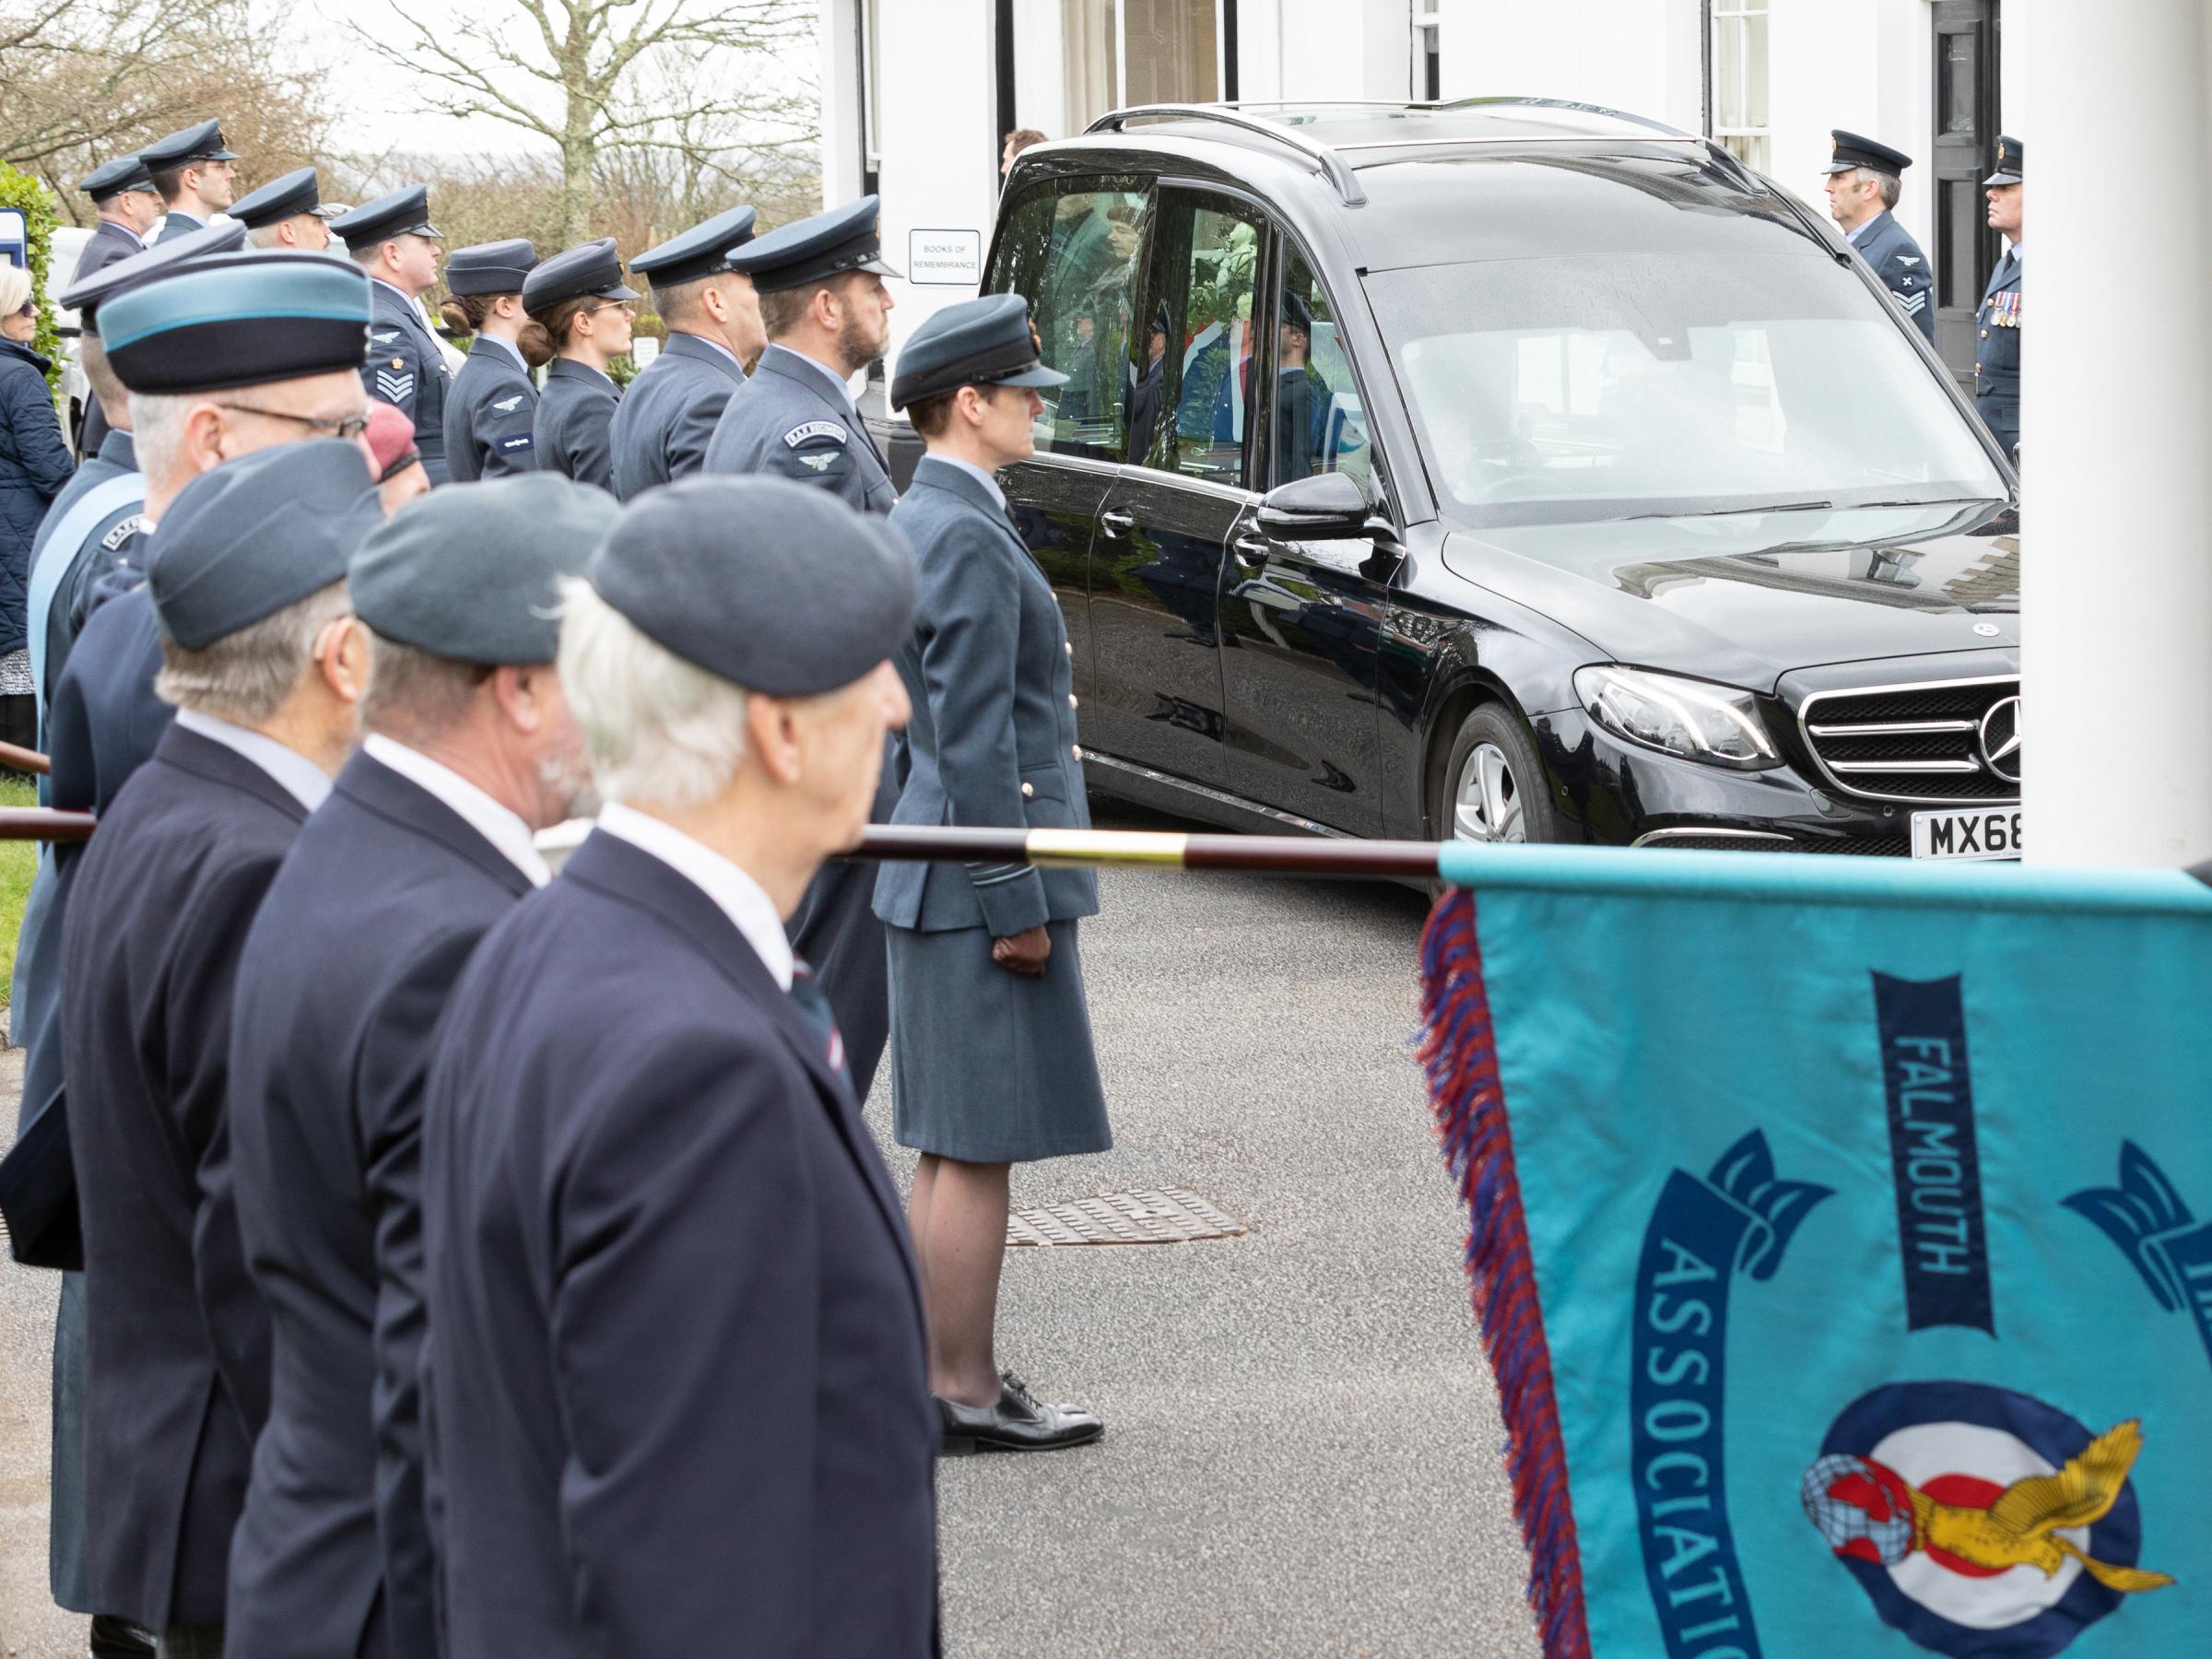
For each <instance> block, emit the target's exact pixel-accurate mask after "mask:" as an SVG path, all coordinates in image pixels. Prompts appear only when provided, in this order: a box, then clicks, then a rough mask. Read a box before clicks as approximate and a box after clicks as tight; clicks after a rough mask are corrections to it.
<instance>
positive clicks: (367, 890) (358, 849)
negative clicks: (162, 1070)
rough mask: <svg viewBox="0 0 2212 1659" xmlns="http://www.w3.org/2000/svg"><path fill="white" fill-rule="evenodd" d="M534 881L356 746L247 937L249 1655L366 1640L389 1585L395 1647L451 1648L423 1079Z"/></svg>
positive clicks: (241, 1170) (239, 1635) (244, 1584)
mask: <svg viewBox="0 0 2212 1659" xmlns="http://www.w3.org/2000/svg"><path fill="white" fill-rule="evenodd" d="M529 891H530V881H529V878H528V877H525V876H524V874H523V872H522V871H521V870H519V869H517V868H516V867H515V865H513V863H512V861H510V860H509V859H507V858H505V857H503V856H502V855H501V854H500V853H499V851H498V850H497V849H496V848H494V847H493V846H492V845H491V843H490V842H489V841H486V840H485V839H484V837H483V836H482V835H480V834H478V833H477V831H476V830H474V829H472V828H470V826H469V825H468V823H467V822H466V821H465V820H464V819H463V818H461V817H460V815H459V814H457V813H455V812H454V811H453V809H452V808H451V807H449V806H446V805H445V804H444V803H443V802H441V801H440V800H438V799H437V797H435V796H434V795H432V794H429V792H428V791H426V790H424V789H423V788H421V787H420V786H419V785H418V784H416V783H414V782H411V781H409V780H408V779H406V778H405V777H402V776H401V775H400V774H399V773H397V772H395V771H393V770H392V769H391V768H389V767H387V766H385V765H383V764H382V762H380V761H378V760H376V759H373V758H371V756H369V755H367V754H359V755H356V756H355V757H354V758H353V759H352V760H351V761H349V762H348V763H347V767H346V770H345V771H344V772H343V773H342V774H340V776H339V778H338V781H337V784H336V787H335V789H334V790H333V792H332V794H331V796H330V799H329V800H328V801H327V802H325V803H324V805H323V806H320V807H318V808H317V809H316V811H315V813H314V816H313V817H312V818H309V819H308V821H307V827H306V828H305V829H304V830H301V831H300V839H299V840H298V841H296V842H295V843H294V844H293V847H292V850H291V853H289V854H288V856H287V857H286V859H285V861H284V867H283V869H281V870H280V871H278V872H277V879H276V881H275V883H274V884H273V885H272V886H271V887H270V888H269V892H268V897H267V898H266V899H265V900H263V901H262V906H261V911H260V913H259V915H258V916H257V917H256V918H255V920H254V923H253V931H252V933H251V934H250V935H248V936H247V939H246V947H245V954H244V957H243V959H242V960H241V964H240V967H239V973H238V991H237V994H236V996H235V999H234V1006H233V1009H232V1013H231V1043H230V1101H231V1105H230V1135H231V1141H232V1145H233V1147H235V1152H234V1163H235V1165H236V1168H237V1171H238V1180H237V1187H238V1217H239V1229H240V1231H241V1233H242V1235H243V1236H244V1239H245V1247H246V1259H247V1265H248V1266H249V1267H250V1268H251V1269H252V1271H253V1279H254V1282H255V1283H256V1284H258V1285H259V1286H260V1287H261V1292H262V1296H263V1298H264V1300H266V1302H267V1303H268V1308H269V1324H270V1328H271V1334H272V1337H273V1348H272V1356H271V1359H272V1369H271V1374H270V1405H269V1421H268V1426H267V1427H266V1428H265V1429H264V1430H262V1434H261V1439H260V1441H258V1442H257V1443H256V1444H255V1446H254V1449H253V1478H252V1482H251V1484H250V1485H249V1486H248V1488H247V1491H246V1508H245V1514H244V1516H243V1518H242V1519H241V1521H240V1522H239V1527H238V1536H237V1540H236V1542H235V1543H234V1544H233V1546H232V1547H231V1553H230V1617H229V1631H228V1639H229V1641H231V1642H233V1643H235V1644H236V1645H237V1648H238V1651H239V1652H241V1653H271V1654H274V1653H282V1654H285V1655H288V1659H355V1655H356V1654H358V1653H360V1652H362V1643H363V1640H364V1635H365V1632H367V1631H368V1630H369V1629H370V1627H371V1620H372V1618H375V1617H376V1615H377V1610H378V1598H379V1596H380V1595H381V1596H382V1624H383V1626H384V1628H385V1629H386V1630H387V1631H388V1632H389V1639H388V1641H387V1644H386V1645H387V1647H388V1649H389V1652H390V1654H391V1659H414V1656H415V1655H425V1656H428V1655H433V1654H435V1653H436V1652H437V1630H436V1624H435V1620H434V1618H433V1616H432V1611H431V1605H430V1585H431V1581H432V1573H433V1563H432V1559H431V1550H430V1538H429V1526H428V1524H427V1521H426V1519H425V1515H424V1510H423V1460H422V1436H421V1402H420V1388H419V1372H420V1367H421V1358H422V1345H423V1335H424V1318H423V1308H422V1214H421V1193H420V1180H421V1128H422V1082H423V1075H424V1073H425V1071H426V1070H427V1069H428V1067H429V1057H430V1034H431V1030H432V1028H434V1027H435V1026H436V1024H437V1022H438V1017H439V1014H440V1013H441V1011H442V1010H443V1008H444V1006H445V1000H446V997H447V995H448V994H450V993H451V992H452V990H453V981H454V980H455V979H456V978H457V977H458V976H459V974H460V972H461V969H462V966H463V965H464V964H465V962H466V961H467V960H468V957H469V953H470V952H471V951H473V950H474V949H475V948H476V947H477V942H478V941H479V940H480V939H481V938H482V937H483V936H484V933H485V930H486V929H488V928H489V927H490V926H491V924H493V923H494V922H496V921H498V920H499V919H500V917H501V916H502V915H504V914H506V912H508V911H509V910H510V909H512V907H513V904H514V901H515V900H518V899H520V898H521V897H522V896H523V895H524V894H525V893H527V892H529ZM334 940H344V941H345V946H344V948H342V949H334V948H333V947H332V942H333V941H334ZM376 1659H384V1656H383V1655H382V1654H379V1655H377V1656H376Z"/></svg>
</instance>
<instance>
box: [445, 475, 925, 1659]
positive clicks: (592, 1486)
mask: <svg viewBox="0 0 2212 1659" xmlns="http://www.w3.org/2000/svg"><path fill="white" fill-rule="evenodd" d="M824 594H834V595H836V603H834V604H825V603H824V602H823V595H824ZM913 596H914V589H913V567H912V560H911V559H909V557H908V556H907V553H906V550H905V548H904V547H903V546H902V545H900V542H899V541H898V539H897V537H896V536H895V535H892V534H891V533H890V532H889V531H888V530H886V529H885V528H884V527H883V525H882V524H879V523H875V522H872V521H869V520H866V519H863V518H861V517H860V516H858V515H857V514H854V513H852V512H847V511H846V510H845V509H844V508H843V507H841V506H840V505H838V504H837V503H836V502H834V501H831V500H829V499H828V498H827V497H825V496H823V495H821V494H819V493H818V492H815V491H811V490H805V489H801V488H797V487H796V486H794V485H791V484H788V483H783V482H780V481H777V480H772V479H759V478H721V477H693V478H684V479H680V480H678V481H677V482H676V483H674V484H670V485H667V486H665V488H660V489H654V490H650V491H648V492H647V493H646V494H645V495H644V496H642V497H641V498H640V499H639V500H637V501H635V502H633V503H631V504H630V506H629V508H628V509H626V510H625V512H624V513H623V516H622V519H621V522H620V523H619V524H618V525H617V526H616V528H615V531H614V534H613V535H612V536H611V537H610V538H609V539H608V540H607V541H606V544H605V545H604V546H603V547H601V549H600V551H599V553H598V554H597V556H596V557H595V558H594V561H593V563H592V566H591V568H590V572H589V582H588V586H587V585H586V584H584V583H571V584H570V586H569V599H568V604H567V606H566V613H565V615H564V617H563V618H562V622H561V641H560V657H559V667H560V678H561V686H562V688H563V690H564V692H565V693H566V695H567V697H568V699H569V701H570V704H571V707H573V708H574V710H575V712H576V717H577V721H578V723H579V724H581V725H582V729H583V732H584V735H585V739H586V742H587V744H588V746H589V749H590V753H591V759H592V768H593V771H594V776H595V777H596V779H597V782H598V784H599V788H600V793H601V794H602V795H604V796H605V797H606V802H607V805H606V806H605V807H604V808H603V809H602V811H601V814H600V817H599V820H598V824H597V826H596V828H595V829H594V830H593V832H592V834H591V836H590V837H589V838H588V839H587V840H586V841H584V843H583V845H582V847H581V848H579V849H578V850H577V852H576V853H575V854H574V856H573V857H571V859H570V860H569V862H568V864H567V865H566V866H565V867H564V868H563V869H562V871H561V874H560V877H559V879H558V880H557V881H555V882H553V883H552V884H551V885H550V886H548V887H547V888H543V889H541V890H540V891H539V892H537V893H535V894H533V895H532V896H531V897H529V898H527V899H524V900H523V901H522V902H521V903H520V904H518V905H517V906H515V907H514V909H513V910H512V911H511V912H509V913H508V914H507V915H506V916H505V917H504V918H502V919H501V920H500V922H499V923H497V924H495V925H494V926H493V927H492V929H491V931H490V932H489V933H488V934H487V935H485V937H484V940H483V942H482V944H480V945H479V946H478V947H477V951H476V953H475V955H473V956H472V957H471V958H470V959H469V962H468V966H467V967H466V968H465V969H464V970H463V971H462V974H461V979H460V982H459V984H458V987H457V988H456V989H455V991H454V993H453V997H452V999H451V1000H450V1002H449V1003H448V1005H447V1014H446V1018H445V1020H444V1022H443V1024H442V1026H441V1028H440V1035H439V1038H438V1041H437V1052H436V1053H435V1055H434V1057H433V1059H432V1062H431V1066H430V1076H429V1085H428V1089H427V1093H426V1097H425V1100H424V1103H423V1151H422V1168H423V1218H424V1229H425V1241H424V1242H425V1251H424V1257H425V1260H426V1262H427V1263H428V1265H429V1281H428V1282H429V1325H430V1331H431V1333H432V1344H431V1355H430V1361H429V1388H430V1422H431V1424H432V1427H433V1432H434V1437H435V1438H434V1443H433V1463H434V1468H435V1472H436V1481H437V1490H438V1495H439V1497H440V1499H441V1515H442V1527H441V1564H440V1569H441V1589H442V1596H443V1605H444V1610H445V1626H446V1651H447V1652H448V1653H454V1654H489V1653H527V1654H530V1655H532V1656H533V1659H584V1656H585V1655H598V1654H608V1655H612V1654H622V1655H646V1654H653V1655H661V1654H707V1653H748V1654H749V1653H758V1654H774V1655H777V1659H848V1656H853V1655H866V1656H867V1659H921V1656H922V1655H924V1654H925V1653H930V1652H931V1651H932V1640H933V1635H934V1630H933V1627H934V1623H935V1504H934V1500H933V1496H932V1478H933V1474H934V1468H933V1463H934V1459H935V1452H936V1442H937V1426H936V1419H935V1414H934V1412H933V1410H932V1407H931V1406H930V1401H929V1394H928V1384H927V1381H926V1378H925V1376H924V1361H923V1346H924V1333H923V1317H922V1300H921V1289H920V1284H919V1281H918V1279H917V1277H916V1275H915V1271H914V1263H913V1256H912V1251H911V1249H910V1247H909V1244H908V1241H907V1233H906V1227H905V1223H904V1221H903V1220H902V1218H900V1212H899V1199H898V1193H897V1190H896V1189H895V1188H894V1187H893V1186H892V1184H891V1182H890V1179H889V1176H888V1172H887V1171H886V1170H885V1168H884V1166H883V1162H882V1159H880V1158H879V1157H878V1156H877V1150H876V1146H875V1142H874V1141H873V1139H872V1138H871V1137H870V1135H869V1134H868V1130H867V1126H866V1125H865V1123H863V1121H862V1119H861V1116H860V1112H859V1108H858V1105H857V1104H856V1102H855V1100H854V1099H853V1093H852V1089H851V1088H850V1086H849V1084H848V1082H847V1079H846V1076H845V1073H844V1070H843V1068H842V1066H841V1065H840V1058H841V1055H840V1046H841V1045H840V1042H839V1038H838V1034H837V1031H836V1029H835V1026H834V1023H833V1021H832V1019H831V1018H830V1012H829V1009H828V1007H827V1006H826V1004H825V1003H824V1001H823V998H822V996H821V994H820V993H819V990H818V987H817V986H816V985H815V984H814V983H813V982H811V981H810V980H809V979H808V978H807V977H806V971H805V969H804V967H803V966H802V965H801V964H800V963H798V962H795V961H794V959H793V957H792V953H791V949H790V947H789V945H788V944H787V943H786V942H785V939H784V935H783V930H782V925H781V922H780V918H781V916H782V914H783V913H785V912H789V911H790V910H791V909H792V908H793V907H794V906H795V905H796V904H797V903H798V901H799V896H800V894H801V892H802V891H803V890H804V889H805V888H806V882H807V878H808V877H810V876H811V875H812V874H813V872H814V870H815V867H816V866H817V865H818V864H820V863H821V861H822V860H823V859H824V858H825V857H827V856H829V855H830V854H831V853H834V852H836V851H837V850H838V849H840V848H842V847H846V846H850V845H851V844H852V843H853V841H854V840H855V839H856V838H857V837H858V835H859V833H860V830H861V827H862V825H863V824H865V822H866V820H867V815H868V805H869V801H870V798H871V796H872V794H873V793H874V789H875V782H876V778H875V767H876V761H877V756H879V755H880V754H881V753H882V751H883V739H884V734H885V732H886V730H887V729H888V728H889V727H891V726H895V725H896V724H899V723H900V721H901V720H903V719H904V717H905V713H906V699H905V697H904V695H903V693H902V692H901V690H900V683H899V677H898V674H897V672H896V670H894V669H893V668H892V666H891V664H890V662H889V660H888V659H889V657H890V655H891V653H893V652H895V651H896V650H897V649H898V648H899V645H900V641H902V640H903V639H904V638H905V637H906V633H907V629H909V628H910V627H911V625H912V617H913ZM668 721H677V722H680V724H681V730H680V732H678V731H672V730H671V729H670V728H669V726H668V725H666V724H663V723H665V722H668Z"/></svg>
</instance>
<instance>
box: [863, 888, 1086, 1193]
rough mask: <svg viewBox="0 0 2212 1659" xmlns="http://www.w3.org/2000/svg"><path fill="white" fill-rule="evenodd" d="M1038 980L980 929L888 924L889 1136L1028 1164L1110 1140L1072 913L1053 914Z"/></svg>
mask: <svg viewBox="0 0 2212 1659" xmlns="http://www.w3.org/2000/svg"><path fill="white" fill-rule="evenodd" d="M1045 932H1046V933H1047V934H1048V935H1050V936H1051V938H1052V941H1053V954H1052V956H1051V957H1050V958H1049V959H1047V960H1046V962H1045V965H1044V977H1043V978H1042V979H1030V978H1029V977H1027V976H1026V975H1023V974H1018V973H1011V972H1008V971H1006V969H1004V968H1001V967H1000V966H999V965H998V964H997V963H995V962H994V961H993V960H992V959H991V935H990V933H989V932H988V931H987V930H985V929H983V928H981V927H957V928H951V929H947V930H946V931H944V932H939V933H921V932H917V931H916V930H915V929H913V928H910V927H887V928H885V929H884V933H885V935H886V936H887V937H888V939H889V941H890V961H891V1135H892V1137H893V1138H894V1139H895V1140H897V1141H898V1143H899V1144H900V1146H902V1147H913V1148H914V1149H915V1150H916V1151H920V1152H929V1153H934V1154H935V1155H936V1156H937V1157H939V1158H951V1159H959V1160H960V1161H961V1162H963V1163H1025V1162H1028V1161H1029V1160H1030V1159H1038V1158H1065V1157H1068V1156H1070V1155H1071V1154H1074V1153H1079V1152H1103V1151H1105V1150H1107V1148H1109V1147H1112V1145H1113V1132H1112V1129H1110V1128H1109V1127H1108V1126H1107V1124H1106V1091H1105V1088H1104V1087H1103V1086H1102V1085H1101V1084H1100V1081H1099V1060H1098V1055H1097V1053H1095V1051H1094V1050H1093V1048H1092V1045H1091V1039H1090V1007H1089V1005H1088V1001H1087V1000H1086V998H1085V994H1084V990H1083V959H1082V958H1081V956H1080V955H1079V954H1078V953H1077V947H1076V924H1075V923H1073V922H1048V923H1047V924H1045Z"/></svg>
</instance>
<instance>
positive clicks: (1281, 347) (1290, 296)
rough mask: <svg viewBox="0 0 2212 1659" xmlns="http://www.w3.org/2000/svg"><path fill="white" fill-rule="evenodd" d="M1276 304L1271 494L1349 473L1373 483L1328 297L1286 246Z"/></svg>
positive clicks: (1363, 421) (1354, 387)
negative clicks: (1325, 475)
mask: <svg viewBox="0 0 2212 1659" xmlns="http://www.w3.org/2000/svg"><path fill="white" fill-rule="evenodd" d="M1281 268H1282V274H1283V283H1282V291H1281V294H1280V296H1279V297H1278V299H1277V304H1276V312H1275V315H1276V325H1275V394H1274V404H1273V406H1272V408H1271V409H1270V410H1269V418H1268V437H1267V440H1266V443H1267V459H1268V470H1267V475H1266V477H1265V480H1264V484H1263V487H1264V488H1268V489H1272V488H1275V487H1276V486H1277V484H1288V482H1289V481H1290V480H1291V479H1293V478H1303V477H1310V476H1311V475H1312V474H1314V473H1321V472H1344V473H1349V474H1350V475H1351V476H1352V477H1355V478H1358V479H1359V481H1360V483H1362V484H1365V483H1367V482H1368V473H1369V463H1370V455H1369V453H1368V435H1367V418H1366V415H1365V413H1364V411H1362V410H1361V408H1360V407H1359V385H1358V383H1357V382H1355V381H1354V380H1353V378H1352V366H1351V364H1350V363H1349V362H1348V361H1347V359H1346V358H1345V355H1344V345H1343V342H1342V340H1341V339H1340V338H1339V336H1338V335H1337V330H1336V316H1335V311H1334V310H1333V309H1332V308H1331V307H1330V304H1329V296H1328V293H1327V291H1326V290H1325V289H1324V288H1323V287H1322V286H1321V283H1320V281H1319V280H1318V279H1317V278H1316V277H1314V275H1313V271H1312V266H1310V265H1307V264H1306V257H1305V255H1304V254H1303V253H1300V251H1299V250H1298V249H1297V248H1296V247H1295V246H1292V245H1290V244H1289V243H1288V242H1285V244H1284V247H1283V258H1282V261H1281Z"/></svg>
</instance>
